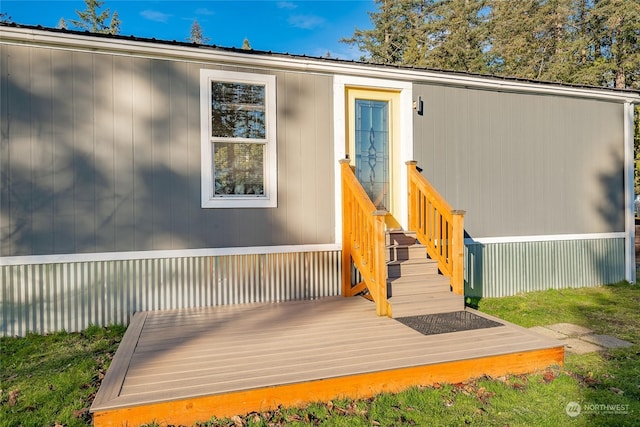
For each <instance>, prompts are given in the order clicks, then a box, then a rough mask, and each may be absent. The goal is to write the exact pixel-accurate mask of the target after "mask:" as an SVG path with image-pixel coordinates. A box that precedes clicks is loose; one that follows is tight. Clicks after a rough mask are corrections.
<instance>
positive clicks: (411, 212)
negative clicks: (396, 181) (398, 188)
mask: <svg viewBox="0 0 640 427" xmlns="http://www.w3.org/2000/svg"><path fill="white" fill-rule="evenodd" d="M405 164H406V165H407V181H408V182H407V189H408V192H409V194H408V198H407V200H408V202H409V206H408V207H407V211H408V212H407V216H408V217H407V222H408V226H409V230H416V228H417V227H416V225H417V224H416V221H417V220H416V209H418V207H417V205H416V196H417V195H416V194H414V193H415V189H414V188H413V174H414V173H416V172H417V171H416V167H417V165H418V162H417V161H416V160H409V161H406V162H405Z"/></svg>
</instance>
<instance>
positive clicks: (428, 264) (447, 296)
mask: <svg viewBox="0 0 640 427" xmlns="http://www.w3.org/2000/svg"><path fill="white" fill-rule="evenodd" d="M385 245H386V251H385V253H386V261H387V297H388V301H389V303H390V305H391V317H395V318H398V317H407V316H417V315H424V314H434V313H446V312H453V311H460V310H464V297H463V296H462V295H458V294H456V293H453V292H452V291H451V281H450V278H449V277H447V276H444V275H442V274H440V272H439V271H438V263H437V261H435V260H432V259H429V258H427V256H426V250H425V246H424V245H421V244H420V243H418V242H417V241H416V233H415V232H411V231H403V230H389V231H387V232H386V240H385Z"/></svg>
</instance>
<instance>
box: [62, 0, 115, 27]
mask: <svg viewBox="0 0 640 427" xmlns="http://www.w3.org/2000/svg"><path fill="white" fill-rule="evenodd" d="M84 3H85V5H86V7H87V8H86V9H85V10H84V11H79V10H76V15H78V18H79V19H77V20H76V19H71V20H70V21H71V24H72V25H73V26H74V27H76V28H77V29H80V30H86V31H90V32H92V33H102V34H118V33H119V32H120V18H119V17H118V12H117V11H116V12H113V15H111V12H110V11H109V9H105V10H103V11H101V12H100V11H99V9H100V8H102V6H103V5H104V1H102V0H84ZM109 17H111V19H110V22H109V23H107V21H108V20H109Z"/></svg>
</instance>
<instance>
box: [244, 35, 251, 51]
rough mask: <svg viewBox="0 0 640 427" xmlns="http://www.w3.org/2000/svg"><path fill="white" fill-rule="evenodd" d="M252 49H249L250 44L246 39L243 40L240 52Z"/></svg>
mask: <svg viewBox="0 0 640 427" xmlns="http://www.w3.org/2000/svg"><path fill="white" fill-rule="evenodd" d="M251 49H253V48H252V47H251V43H249V39H248V38H246V37H245V38H244V40H243V41H242V50H251Z"/></svg>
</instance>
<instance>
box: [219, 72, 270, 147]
mask: <svg viewBox="0 0 640 427" xmlns="http://www.w3.org/2000/svg"><path fill="white" fill-rule="evenodd" d="M265 92H266V88H265V86H264V85H260V84H247V83H230V82H211V136H212V137H214V138H215V137H217V138H251V139H264V138H265V135H266V125H265V123H266V121H265Z"/></svg>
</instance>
